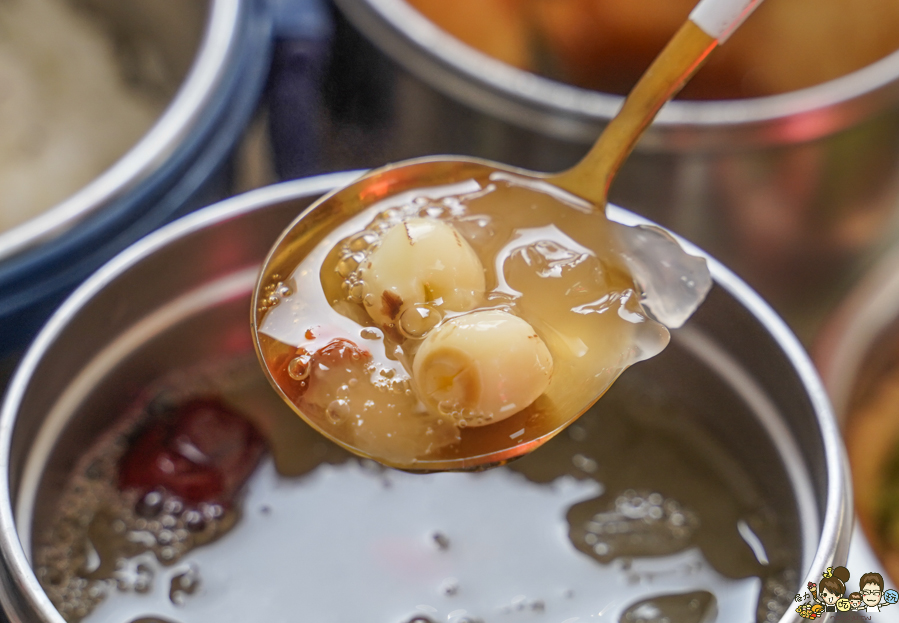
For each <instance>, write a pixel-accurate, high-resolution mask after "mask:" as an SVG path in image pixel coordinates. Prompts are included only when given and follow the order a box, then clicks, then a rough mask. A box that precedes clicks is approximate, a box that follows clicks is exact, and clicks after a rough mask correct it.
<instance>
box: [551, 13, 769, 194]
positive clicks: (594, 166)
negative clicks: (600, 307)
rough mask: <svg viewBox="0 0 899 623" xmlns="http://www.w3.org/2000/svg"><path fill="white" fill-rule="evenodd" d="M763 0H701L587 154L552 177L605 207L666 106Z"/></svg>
mask: <svg viewBox="0 0 899 623" xmlns="http://www.w3.org/2000/svg"><path fill="white" fill-rule="evenodd" d="M760 3H761V0H701V1H700V2H699V4H697V5H696V7H694V9H693V11H692V12H691V13H690V17H689V18H688V19H687V21H686V22H684V24H683V25H682V26H681V27H680V29H679V30H678V31H677V32H676V33H675V35H674V36H673V37H672V38H671V40H670V41H669V42H668V44H667V45H666V46H665V48H664V49H663V50H662V52H661V53H660V54H659V55H658V56H657V57H656V59H655V60H654V61H653V62H652V64H651V65H650V66H649V69H647V70H646V72H645V73H644V74H643V75H642V76H641V77H640V80H639V81H638V82H637V84H636V86H634V88H633V89H632V90H631V92H630V93H629V94H628V96H627V98H626V99H625V100H624V104H623V105H622V107H621V110H619V111H618V114H617V115H615V117H614V118H613V119H612V120H611V121H610V122H609V125H608V126H606V128H605V130H604V131H603V133H602V135H600V137H599V139H598V140H597V141H596V143H594V145H593V147H592V148H591V149H590V151H589V152H588V153H587V155H586V156H584V158H583V159H582V160H581V161H580V162H578V163H577V164H576V165H574V167H572V168H571V169H568V170H567V171H563V172H561V173H556V174H553V175H550V176H548V178H547V179H548V180H549V181H550V182H552V183H553V184H555V185H556V186H559V187H561V188H564V189H566V190H568V191H570V192H572V193H574V194H576V195H578V196H580V197H583V198H584V199H587V200H589V201H591V202H592V203H594V204H595V205H597V206H600V207H603V206H605V204H606V199H607V197H608V191H609V186H610V185H611V184H612V180H613V179H614V177H615V174H616V173H618V169H619V168H620V167H621V164H622V163H623V162H624V159H625V158H627V156H628V154H630V152H631V150H632V149H633V148H634V145H635V144H636V143H637V139H639V138H640V135H641V134H643V130H645V129H646V127H647V126H648V125H649V124H650V123H651V122H652V120H653V118H654V117H655V116H656V113H658V111H659V109H660V108H661V107H662V105H663V104H665V103H666V102H667V101H668V100H669V99H671V98H672V97H674V95H675V94H676V93H677V92H678V91H680V90H681V88H682V87H683V86H684V84H686V82H687V80H689V79H690V77H691V76H692V75H693V74H694V73H695V72H696V70H697V69H699V67H700V66H701V65H702V63H703V61H704V60H705V59H706V57H707V56H708V55H709V53H710V52H711V51H712V50H713V49H715V46H717V45H718V44H720V43H723V42H724V41H725V40H726V39H727V38H728V37H729V36H730V35H731V33H732V32H733V31H734V30H735V29H736V28H737V27H738V26H739V25H740V24H741V23H743V20H744V19H746V18H747V17H748V16H749V14H750V13H752V11H753V10H754V9H755V7H756V6H758V5H759V4H760Z"/></svg>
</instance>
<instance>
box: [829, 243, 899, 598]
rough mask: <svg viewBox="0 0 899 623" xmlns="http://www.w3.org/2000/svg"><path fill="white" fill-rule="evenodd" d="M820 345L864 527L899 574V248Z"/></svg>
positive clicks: (851, 299) (838, 315)
mask: <svg viewBox="0 0 899 623" xmlns="http://www.w3.org/2000/svg"><path fill="white" fill-rule="evenodd" d="M814 353H815V354H814V359H815V362H816V364H817V366H818V368H819V370H820V371H821V376H822V378H823V380H824V384H825V386H826V387H827V391H828V393H829V394H830V396H831V400H832V402H833V405H834V410H835V412H836V415H837V419H838V420H839V421H840V424H841V426H842V429H843V436H844V437H845V440H846V447H847V453H848V458H849V463H850V466H851V471H852V480H853V489H854V492H855V507H856V512H857V514H858V517H859V520H860V525H861V528H862V529H863V531H864V534H865V536H866V537H867V538H868V540H869V542H870V543H871V546H872V548H873V550H874V553H875V554H876V555H877V557H878V558H879V559H880V561H881V562H882V564H883V567H884V570H885V571H886V572H887V573H889V574H890V576H891V577H892V579H893V582H896V581H899V248H896V249H893V250H892V251H891V252H890V253H889V254H887V255H886V256H885V257H884V258H883V259H882V260H881V261H880V262H879V263H878V264H877V266H876V267H875V268H874V269H872V270H871V271H870V272H869V273H868V274H867V275H866V276H865V278H864V279H863V280H862V281H861V282H860V283H859V284H858V286H857V287H856V288H855V289H854V290H853V291H852V293H851V294H850V295H849V296H848V297H847V298H846V300H845V301H844V302H843V303H842V305H841V306H840V307H839V309H838V310H837V311H836V312H835V313H834V315H833V317H832V318H831V319H830V320H829V321H828V323H827V324H826V325H825V328H824V329H823V330H822V332H821V335H820V336H819V338H818V340H817V342H816V344H815V349H814Z"/></svg>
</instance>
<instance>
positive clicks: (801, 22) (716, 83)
mask: <svg viewBox="0 0 899 623" xmlns="http://www.w3.org/2000/svg"><path fill="white" fill-rule="evenodd" d="M407 1H408V2H409V4H411V5H412V6H414V7H415V8H416V9H417V10H419V11H420V12H421V13H423V14H424V15H425V16H426V17H428V18H429V19H431V20H432V21H434V22H435V23H436V24H438V25H440V26H441V27H442V28H443V29H445V30H446V31H447V32H449V33H450V34H452V35H453V36H455V37H456V38H458V39H460V40H461V41H463V42H464V43H467V44H468V45H470V46H472V47H474V48H477V49H479V50H481V51H482V52H485V53H486V54H489V55H491V56H494V57H495V58H497V59H499V60H501V61H504V62H506V63H509V64H511V65H514V66H516V67H519V68H521V69H526V70H529V71H533V72H536V73H540V74H543V75H546V76H548V77H550V78H554V79H557V80H562V81H565V82H570V83H572V84H575V85H578V86H582V87H585V88H589V89H594V90H597V91H603V92H607V93H619V94H622V95H623V94H626V93H627V92H628V91H629V90H630V89H631V87H633V85H634V84H635V83H636V81H637V78H639V76H640V75H641V74H642V73H643V71H644V70H645V69H646V68H647V67H649V64H650V62H651V61H652V59H653V58H655V56H656V55H657V54H658V53H659V52H660V51H661V50H662V47H664V45H665V43H666V42H667V41H668V39H670V38H671V36H672V35H673V34H674V32H675V31H676V30H677V28H678V27H679V26H680V25H681V24H682V23H683V22H684V21H685V20H686V19H687V16H688V15H689V13H690V11H691V10H692V9H693V6H694V5H695V4H696V1H695V0H670V1H666V2H657V1H656V0H454V1H453V2H445V1H444V0H407ZM837 42H838V43H837ZM897 48H899V3H896V2H894V1H893V0H778V1H776V2H765V3H763V4H762V5H761V6H760V7H759V9H758V10H757V11H756V12H755V13H753V15H752V16H750V17H749V19H747V20H746V22H745V23H744V24H743V25H742V26H741V27H740V29H739V30H737V32H735V33H734V35H733V37H731V38H730V39H729V40H728V41H727V42H726V43H725V45H724V46H723V47H722V48H721V49H719V50H716V51H715V53H714V54H712V55H711V57H710V58H709V61H708V62H707V64H706V65H705V66H704V67H703V68H702V69H701V70H700V71H699V72H698V73H697V74H696V76H695V77H694V78H693V79H692V80H691V81H690V83H689V84H687V86H686V87H685V88H684V90H683V91H682V92H681V97H683V98H688V99H737V98H746V97H759V96H764V95H773V94H776V93H786V92H789V91H795V90H797V89H801V88H805V87H809V86H813V85H815V84H820V83H822V82H826V81H827V80H832V79H834V78H838V77H839V76H842V75H845V74H848V73H851V72H853V71H855V70H857V69H861V68H862V67H865V66H867V65H869V64H871V63H873V62H875V61H877V60H879V59H881V58H883V57H885V56H886V55H888V54H890V53H891V52H893V51H895V50H896V49H897Z"/></svg>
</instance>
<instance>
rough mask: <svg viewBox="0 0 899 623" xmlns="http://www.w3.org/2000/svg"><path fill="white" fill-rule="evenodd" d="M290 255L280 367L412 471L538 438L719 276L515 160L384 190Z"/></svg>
mask: <svg viewBox="0 0 899 623" xmlns="http://www.w3.org/2000/svg"><path fill="white" fill-rule="evenodd" d="M304 251H305V250H304ZM278 253H281V252H278ZM282 256H283V257H276V258H275V261H277V262H280V263H281V264H283V265H286V266H289V271H287V272H285V274H283V275H278V276H276V277H275V278H274V279H273V280H272V281H271V282H270V283H268V284H267V286H266V287H265V290H264V294H263V296H262V297H261V298H260V299H259V301H258V303H259V308H258V309H257V310H256V315H257V326H258V333H259V347H260V352H261V355H262V358H263V360H264V362H265V365H266V367H267V368H268V371H269V373H270V374H271V376H272V377H273V379H274V380H275V382H276V384H277V386H278V387H279V388H280V390H281V391H282V392H283V394H284V396H285V397H286V398H287V399H288V400H289V401H290V402H291V403H293V405H295V407H296V408H297V410H298V411H300V412H301V413H302V414H304V416H305V417H307V418H309V419H310V420H311V422H313V423H314V425H315V426H316V427H317V428H319V429H320V430H321V431H322V432H324V433H326V434H327V435H329V436H330V437H331V438H332V439H336V440H338V441H339V442H341V443H345V444H346V445H348V446H350V447H352V448H353V449H356V450H359V451H361V452H362V453H363V454H366V455H368V456H371V457H374V458H377V459H378V460H380V461H383V462H385V463H387V464H390V465H394V466H401V467H404V468H413V469H416V468H418V469H427V467H428V464H429V463H430V464H436V463H439V462H440V461H451V460H453V459H456V458H458V457H480V456H485V455H492V454H495V453H505V454H503V456H502V458H503V459H508V458H511V457H514V456H517V455H520V454H522V453H524V452H525V451H527V450H528V449H530V448H532V447H534V446H535V445H538V444H539V443H541V442H542V441H544V440H545V439H546V438H548V436H551V435H552V434H555V433H556V432H558V431H559V430H560V429H561V428H563V427H564V426H565V425H566V424H567V423H568V422H569V421H570V419H571V418H572V417H573V416H576V415H578V414H579V413H580V412H582V411H583V409H584V408H585V405H587V404H589V403H590V402H592V401H593V400H595V399H596V398H598V397H599V396H601V395H602V394H603V392H605V391H606V389H607V388H608V387H609V386H610V385H611V384H612V382H614V380H615V379H616V378H617V377H618V375H619V374H620V373H621V372H622V371H623V370H624V369H626V368H627V367H628V366H630V365H632V364H634V363H636V362H639V361H642V360H644V359H647V358H649V357H652V356H654V355H656V354H657V353H659V352H660V351H661V350H662V349H663V348H664V347H665V346H666V344H667V343H668V339H669V333H668V329H667V328H666V326H665V325H666V324H667V325H668V326H671V327H676V326H679V325H680V324H681V323H683V322H684V320H685V319H686V318H687V317H688V316H689V315H690V313H692V311H693V309H695V307H696V306H697V305H698V304H699V301H701V300H702V298H703V297H704V295H705V293H706V292H707V290H708V288H709V287H710V278H709V275H708V271H707V269H706V268H705V264H704V261H703V260H701V259H699V258H694V257H691V256H688V255H686V254H685V253H683V251H681V250H680V248H679V247H678V246H677V243H675V242H674V241H673V240H671V239H670V238H669V237H667V236H665V235H664V234H661V233H659V232H658V231H657V230H653V229H651V228H625V227H622V226H619V225H617V224H614V223H611V222H609V221H608V220H607V219H606V218H605V216H604V215H603V213H602V212H601V211H598V210H596V209H595V208H594V207H593V206H592V205H590V204H587V203H585V202H584V201H582V200H580V199H578V198H576V197H574V196H572V195H569V194H567V193H565V192H563V191H561V190H559V189H557V188H555V187H553V186H550V185H549V184H545V183H542V182H538V181H535V180H530V179H526V178H521V177H518V176H515V175H511V174H505V173H498V172H494V173H493V174H491V176H490V177H489V179H481V180H475V179H471V180H467V181H464V182H460V183H457V184H453V185H449V186H444V187H433V188H424V189H420V190H415V191H409V192H406V193H401V194H399V195H396V196H393V197H389V198H387V199H384V200H381V201H379V202H377V203H375V204H374V205H372V206H370V207H368V208H366V209H364V210H363V211H362V212H361V213H359V214H358V215H356V216H354V217H352V218H351V219H349V220H347V221H346V222H344V223H341V224H339V225H338V226H337V227H336V228H335V229H334V230H333V231H332V232H331V233H330V234H328V235H327V236H325V237H324V238H323V239H322V240H320V241H319V242H318V243H317V244H316V245H315V247H314V249H312V250H311V251H310V252H308V254H305V256H303V257H299V256H298V257H297V258H296V259H293V257H292V256H291V255H290V249H289V248H288V249H287V251H285V252H283V253H282ZM647 308H648V309H649V310H651V311H652V313H651V314H650V313H649V312H648V311H647Z"/></svg>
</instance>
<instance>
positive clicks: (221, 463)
mask: <svg viewBox="0 0 899 623" xmlns="http://www.w3.org/2000/svg"><path fill="white" fill-rule="evenodd" d="M264 451H265V441H264V440H263V438H262V436H261V435H260V434H259V432H258V431H257V430H256V428H255V427H254V426H253V425H252V424H251V423H250V422H249V421H247V420H246V419H245V418H244V417H242V416H241V415H239V414H237V413H235V412H234V411H233V410H231V409H230V408H228V407H227V406H225V405H224V404H223V403H222V402H221V401H219V400H216V399H214V398H200V399H194V400H191V401H189V402H186V403H184V404H182V405H179V406H178V407H177V408H176V409H175V411H174V413H172V414H171V415H170V416H166V417H163V418H161V419H159V420H157V421H154V422H152V423H151V424H150V425H149V426H148V427H147V428H146V429H145V430H144V431H143V432H142V433H141V434H140V435H139V436H138V437H137V438H136V439H134V441H133V442H132V444H131V446H130V448H129V449H128V451H127V452H126V453H125V455H124V457H122V460H121V462H120V464H119V486H120V487H121V488H123V489H124V488H129V487H132V488H136V489H140V490H141V491H143V492H147V491H152V490H155V489H163V490H165V491H167V492H169V493H171V494H173V495H176V496H178V497H180V498H181V499H183V500H184V501H185V502H186V503H188V504H198V503H200V502H210V503H211V502H216V503H219V504H223V505H230V503H231V502H232V500H233V498H234V496H235V495H236V493H237V491H238V490H239V489H240V487H241V486H242V485H243V483H244V482H245V481H246V480H247V478H249V476H250V474H251V473H252V472H253V469H254V468H255V467H256V465H257V464H258V462H259V459H260V458H261V456H262V454H263V452H264Z"/></svg>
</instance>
